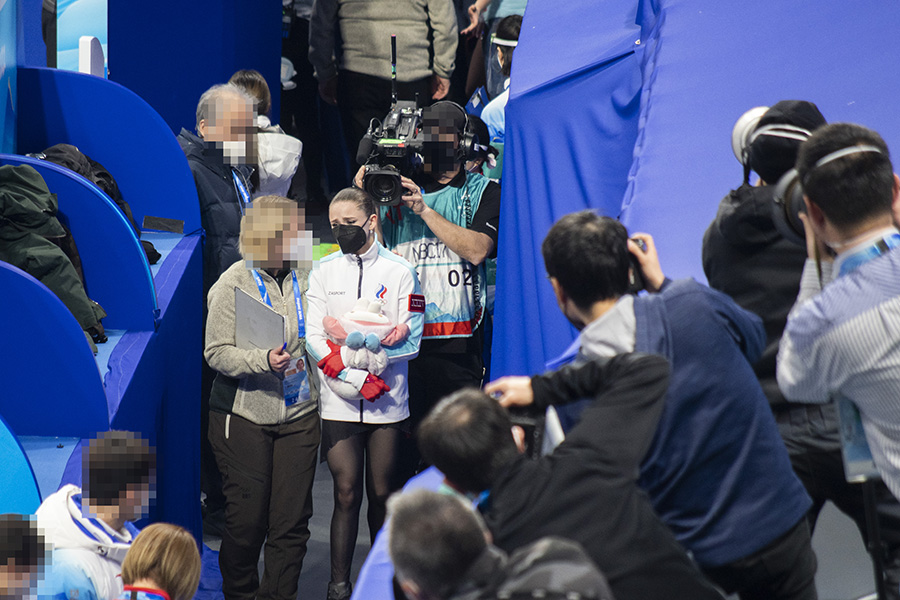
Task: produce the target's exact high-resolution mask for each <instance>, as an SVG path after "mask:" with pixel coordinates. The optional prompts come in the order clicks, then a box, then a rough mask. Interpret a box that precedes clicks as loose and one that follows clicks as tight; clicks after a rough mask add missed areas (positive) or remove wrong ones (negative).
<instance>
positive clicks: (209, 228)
mask: <svg viewBox="0 0 900 600" xmlns="http://www.w3.org/2000/svg"><path fill="white" fill-rule="evenodd" d="M178 143H179V144H181V149H182V150H183V151H184V154H185V155H186V156H187V159H188V164H189V165H190V167H191V173H192V174H193V175H194V183H195V184H196V185H197V196H198V197H199V199H200V224H201V225H202V226H203V230H204V231H205V232H206V240H205V242H204V245H203V296H204V298H205V297H206V294H207V293H208V292H209V288H211V287H212V284H214V283H215V282H216V280H217V279H218V278H219V276H220V275H221V274H222V273H224V272H225V269H227V268H228V267H230V266H231V265H233V264H234V263H235V262H237V261H239V260H241V253H240V251H239V249H238V238H239V236H240V233H241V215H242V214H243V213H242V212H241V205H242V201H241V198H240V197H239V196H238V192H237V189H235V183H234V178H233V177H232V171H233V170H234V171H237V172H238V175H239V176H240V177H241V179H242V181H243V183H244V186H245V187H246V188H247V191H248V192H252V189H251V187H250V174H251V172H252V169H251V168H250V167H247V166H244V165H241V166H239V167H231V166H229V165H226V164H225V162H224V161H223V159H222V153H221V152H217V151H216V150H214V149H211V148H207V147H206V145H205V143H204V142H203V140H202V139H201V138H199V137H197V136H196V135H194V134H193V133H191V132H190V131H188V130H186V129H182V130H181V133H179V134H178Z"/></svg>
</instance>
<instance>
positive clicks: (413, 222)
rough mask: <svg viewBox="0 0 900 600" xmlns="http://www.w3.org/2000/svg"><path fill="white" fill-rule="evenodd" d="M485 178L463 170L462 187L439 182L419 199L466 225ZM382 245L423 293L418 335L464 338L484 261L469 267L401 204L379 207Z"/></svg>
mask: <svg viewBox="0 0 900 600" xmlns="http://www.w3.org/2000/svg"><path fill="white" fill-rule="evenodd" d="M488 183H490V179H488V178H487V177H484V176H483V175H478V174H476V173H466V182H465V184H463V185H462V187H459V188H456V187H453V186H449V185H448V186H445V187H444V188H442V189H440V190H438V191H436V192H433V193H431V194H424V196H423V198H424V200H425V204H427V205H428V206H429V207H430V208H431V209H432V210H434V211H435V212H437V213H438V214H440V215H441V216H443V217H444V218H445V219H447V220H448V221H450V222H451V223H453V224H454V225H458V226H460V227H465V228H468V227H469V226H470V225H471V224H472V219H473V218H474V216H475V212H476V211H477V210H478V206H479V205H480V204H481V195H482V194H483V193H484V190H485V188H486V187H487V185H488ZM379 216H380V217H381V227H382V231H383V233H384V242H385V246H386V247H387V248H389V249H390V250H395V251H396V252H398V253H399V254H400V256H402V257H403V258H405V259H406V260H407V261H409V262H410V263H411V264H412V265H413V266H414V267H415V268H416V273H417V274H418V276H419V282H420V283H421V285H422V293H423V294H424V295H425V331H424V334H423V336H422V338H423V339H429V338H431V339H446V338H459V337H469V336H471V335H472V332H473V331H474V330H475V328H477V327H478V325H479V324H480V323H481V319H482V316H483V315H484V306H485V296H486V285H485V283H486V281H487V279H486V275H485V267H484V263H482V264H481V265H479V266H477V267H476V266H474V265H472V264H471V263H470V262H468V261H467V260H465V259H463V258H461V257H460V256H459V255H458V254H456V252H454V251H453V250H451V249H450V248H448V247H447V245H446V244H444V242H442V241H441V240H440V239H439V238H438V237H437V236H436V235H435V234H434V233H433V232H432V231H431V229H429V228H428V225H426V224H425V221H423V220H422V218H421V217H419V216H418V215H416V214H415V213H414V212H413V211H412V210H410V209H409V208H407V207H405V206H402V205H401V206H399V207H396V208H387V207H385V208H382V209H381V214H380V215H379Z"/></svg>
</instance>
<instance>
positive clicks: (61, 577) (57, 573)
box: [38, 551, 98, 600]
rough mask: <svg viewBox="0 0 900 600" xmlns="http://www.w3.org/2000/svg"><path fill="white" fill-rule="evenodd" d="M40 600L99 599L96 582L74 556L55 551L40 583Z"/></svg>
mask: <svg viewBox="0 0 900 600" xmlns="http://www.w3.org/2000/svg"><path fill="white" fill-rule="evenodd" d="M38 598H39V599H40V600H98V598H97V592H96V591H95V590H94V584H93V583H92V582H91V580H90V578H89V577H88V576H87V574H86V573H85V572H84V570H83V569H82V568H81V567H80V566H79V565H78V561H77V560H75V559H74V558H70V557H67V553H66V552H65V551H55V552H53V555H52V558H51V562H50V564H48V565H47V567H46V571H45V572H44V579H43V581H41V582H40V583H39V584H38Z"/></svg>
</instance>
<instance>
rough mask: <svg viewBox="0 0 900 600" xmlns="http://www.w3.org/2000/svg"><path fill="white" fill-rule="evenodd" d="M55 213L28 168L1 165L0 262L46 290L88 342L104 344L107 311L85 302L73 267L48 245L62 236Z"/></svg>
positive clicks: (52, 203)
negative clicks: (67, 313)
mask: <svg viewBox="0 0 900 600" xmlns="http://www.w3.org/2000/svg"><path fill="white" fill-rule="evenodd" d="M57 210H58V204H57V198H56V194H51V193H50V190H49V189H48V188H47V184H46V183H45V182H44V179H43V178H42V177H41V175H40V173H38V172H37V171H36V170H35V169H34V168H33V167H31V166H28V165H20V166H10V165H6V166H0V260H3V261H5V262H8V263H10V264H11V265H13V266H15V267H18V268H19V269H22V270H23V271H25V272H26V273H28V274H29V275H31V276H32V277H34V278H35V279H37V280H38V281H40V282H41V283H43V284H44V285H46V286H47V287H48V288H50V291H52V292H53V293H54V294H56V296H57V297H58V298H59V299H60V300H61V301H62V302H63V304H65V305H66V307H67V308H68V309H69V310H70V311H71V312H72V315H73V316H74V317H75V320H76V321H78V324H79V325H80V326H81V328H82V329H83V330H84V331H85V332H87V333H88V335H89V336H90V338H91V339H93V341H95V342H104V341H106V336H105V335H104V333H103V325H102V324H101V323H100V319H102V318H103V317H105V316H106V312H105V311H104V310H103V308H102V307H100V305H99V304H97V303H96V302H93V301H92V300H90V299H89V298H88V297H87V294H86V293H85V290H84V285H83V283H82V282H81V279H80V278H79V276H78V273H77V272H76V270H75V267H74V266H73V265H72V262H71V261H70V260H69V258H68V257H67V256H66V254H65V253H64V252H63V251H62V250H61V249H60V248H59V247H58V246H57V245H56V244H55V243H54V242H53V241H51V240H52V239H54V238H63V237H64V236H65V235H66V230H65V228H63V226H62V224H61V223H60V222H59V220H58V219H57V218H56V214H57Z"/></svg>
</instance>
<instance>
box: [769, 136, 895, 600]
mask: <svg viewBox="0 0 900 600" xmlns="http://www.w3.org/2000/svg"><path fill="white" fill-rule="evenodd" d="M797 172H798V177H799V181H800V183H801V185H802V191H803V194H804V197H803V201H804V204H805V206H806V212H807V215H804V216H803V222H804V226H805V229H806V235H807V253H808V256H809V259H807V261H806V264H805V265H804V267H803V276H802V279H801V282H800V293H799V295H798V297H797V303H796V305H795V306H794V308H793V309H792V310H791V313H790V314H789V315H788V321H787V326H786V327H785V330H784V335H783V337H782V339H781V346H780V349H779V352H778V361H777V376H778V386H779V387H780V388H781V391H782V392H783V393H784V395H785V397H786V398H787V399H788V400H791V401H797V402H813V403H826V402H830V401H832V400H834V399H836V398H844V399H847V400H850V401H852V402H853V403H854V404H855V405H856V406H857V407H858V408H859V412H860V415H861V419H862V425H863V428H864V430H865V434H866V438H867V440H868V443H869V447H870V448H871V451H872V457H873V459H874V461H875V466H876V468H877V469H878V472H879V473H880V474H881V477H882V479H883V480H884V482H885V484H886V485H887V488H888V489H889V490H890V491H891V492H892V493H893V494H894V496H898V497H900V458H898V457H900V428H898V423H900V400H898V398H900V347H898V345H897V339H898V336H897V331H898V326H900V316H898V308H900V299H898V295H900V250H898V249H897V248H898V247H900V231H898V230H897V227H896V222H897V214H898V208H900V179H898V177H897V175H896V174H895V173H894V171H893V167H892V165H891V159H890V154H889V151H888V148H887V145H886V144H885V142H884V140H883V139H882V138H881V136H879V135H878V134H877V133H876V132H874V131H872V130H870V129H867V128H865V127H862V126H860V125H854V124H850V123H836V124H832V125H826V126H825V127H822V128H821V129H819V130H817V131H816V132H814V133H813V135H812V136H810V138H809V140H807V141H806V142H805V143H804V144H803V145H802V146H801V147H800V153H799V156H798V157H797ZM829 249H830V250H831V252H830V253H829V251H828V250H829ZM830 254H834V255H836V257H835V258H834V261H833V263H832V262H831V261H830V259H829V255H830ZM832 276H833V280H832ZM887 575H888V579H889V580H890V579H891V577H892V575H893V574H892V573H891V572H890V571H888V573H887ZM887 587H888V588H893V589H892V592H894V593H896V588H897V584H896V581H891V583H890V585H888V586H887Z"/></svg>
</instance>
